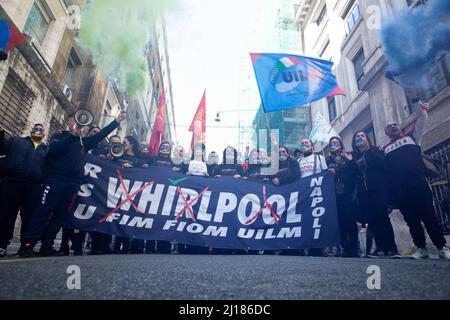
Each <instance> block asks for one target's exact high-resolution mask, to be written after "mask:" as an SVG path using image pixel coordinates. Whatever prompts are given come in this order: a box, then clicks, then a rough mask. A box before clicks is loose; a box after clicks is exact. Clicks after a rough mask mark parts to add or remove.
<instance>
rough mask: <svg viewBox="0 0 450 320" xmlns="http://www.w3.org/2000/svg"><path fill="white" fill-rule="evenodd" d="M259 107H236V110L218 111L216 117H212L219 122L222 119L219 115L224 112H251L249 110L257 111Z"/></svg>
mask: <svg viewBox="0 0 450 320" xmlns="http://www.w3.org/2000/svg"><path fill="white" fill-rule="evenodd" d="M258 110H259V109H236V110H224V111H218V112H217V114H216V118H215V119H214V121H215V122H220V121H222V119H220V115H221V114H222V113H224V112H251V111H258Z"/></svg>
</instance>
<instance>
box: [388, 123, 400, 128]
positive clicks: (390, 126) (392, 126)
mask: <svg viewBox="0 0 450 320" xmlns="http://www.w3.org/2000/svg"><path fill="white" fill-rule="evenodd" d="M395 127H398V123H390V124H388V125H387V126H386V129H392V128H395Z"/></svg>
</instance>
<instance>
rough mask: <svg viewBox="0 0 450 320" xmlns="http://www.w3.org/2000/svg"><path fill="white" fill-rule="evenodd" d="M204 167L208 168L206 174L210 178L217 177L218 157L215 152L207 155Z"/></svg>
mask: <svg viewBox="0 0 450 320" xmlns="http://www.w3.org/2000/svg"><path fill="white" fill-rule="evenodd" d="M206 166H207V168H208V174H209V176H210V177H215V176H216V175H217V173H216V171H217V168H218V166H219V155H218V154H217V152H215V151H212V152H210V153H209V155H208V160H207V161H206Z"/></svg>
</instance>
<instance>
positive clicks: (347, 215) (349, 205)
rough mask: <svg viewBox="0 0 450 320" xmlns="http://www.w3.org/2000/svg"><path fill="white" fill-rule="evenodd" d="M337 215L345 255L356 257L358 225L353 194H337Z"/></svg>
mask: <svg viewBox="0 0 450 320" xmlns="http://www.w3.org/2000/svg"><path fill="white" fill-rule="evenodd" d="M336 203H337V216H338V221H339V234H340V240H341V246H342V248H343V249H344V255H345V256H350V257H354V256H357V255H358V226H357V225H356V215H355V211H356V210H357V205H356V203H354V202H352V201H351V195H347V194H343V195H337V197H336Z"/></svg>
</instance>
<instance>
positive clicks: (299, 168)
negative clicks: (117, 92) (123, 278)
mask: <svg viewBox="0 0 450 320" xmlns="http://www.w3.org/2000/svg"><path fill="white" fill-rule="evenodd" d="M416 106H417V110H416V111H415V113H416V116H417V119H416V122H415V125H414V129H413V130H412V131H411V132H409V133H404V132H403V130H402V129H401V127H400V126H399V124H397V123H394V122H389V123H387V125H386V127H385V133H386V135H387V136H388V137H389V139H390V142H389V144H387V145H386V146H384V147H383V148H380V147H376V146H374V145H373V144H372V142H371V141H370V139H369V137H368V136H367V135H366V133H365V132H363V131H358V132H356V133H355V134H354V136H353V138H352V141H351V145H352V152H349V151H348V150H347V149H346V148H345V146H344V143H343V141H342V139H341V138H340V137H332V138H331V139H330V141H329V144H328V147H327V148H326V149H327V151H328V156H327V157H326V158H325V157H324V156H323V155H320V154H317V153H315V149H314V143H313V141H311V140H310V139H308V138H305V139H302V140H301V141H300V146H299V148H298V149H296V150H289V149H288V148H286V147H285V146H278V145H277V144H276V142H275V141H272V142H273V143H272V152H271V153H268V152H267V151H266V150H264V149H258V148H255V149H253V150H251V151H250V152H249V153H248V155H247V157H246V158H245V159H241V157H240V155H239V153H238V151H237V150H236V149H235V148H234V147H231V146H228V147H226V148H225V150H223V152H222V153H221V157H220V156H219V153H218V152H216V151H212V152H210V153H209V155H208V157H206V153H205V145H203V144H196V145H195V146H194V148H193V151H192V155H191V157H190V158H189V157H188V155H187V154H186V153H185V150H184V148H183V147H182V146H176V147H174V146H172V144H171V143H170V142H163V143H161V145H160V148H159V151H158V154H157V155H156V156H154V157H149V156H148V150H145V148H143V147H142V146H141V145H140V144H139V143H138V141H137V139H136V138H135V137H134V136H127V137H125V138H124V139H121V138H120V137H119V136H117V135H112V136H110V137H109V139H108V140H106V137H107V136H108V135H110V134H111V133H112V131H114V130H115V129H116V128H117V127H118V126H119V123H120V121H122V120H124V118H125V115H124V114H123V113H122V114H121V115H120V116H119V117H118V118H117V119H116V120H114V121H113V122H111V124H109V125H108V126H106V127H105V128H103V129H101V128H99V127H97V126H92V127H91V128H90V130H89V131H88V132H87V133H86V134H83V133H82V130H81V127H80V126H79V125H77V123H76V122H75V119H74V117H73V116H71V117H69V119H68V121H67V126H66V130H65V131H63V132H61V133H58V134H56V135H54V136H53V137H52V138H51V139H50V144H49V145H48V146H47V145H46V144H44V143H43V140H44V137H45V128H44V127H43V126H42V125H41V124H36V125H34V126H33V128H32V130H31V134H30V136H29V137H24V138H21V137H10V138H8V139H6V138H5V137H4V133H3V134H2V133H0V155H4V157H3V158H1V162H0V179H1V180H0V197H1V199H2V201H1V202H0V257H5V256H6V253H7V246H8V245H9V243H10V241H11V239H12V238H13V232H14V226H15V221H16V218H17V215H18V214H19V212H20V216H21V221H22V223H21V230H20V236H21V247H20V249H19V252H18V254H19V255H20V256H21V257H31V256H34V255H35V252H34V251H33V248H34V247H35V245H36V243H37V242H39V241H40V242H41V247H40V250H39V254H40V255H43V256H56V255H61V256H64V255H69V254H70V249H72V250H73V252H74V255H82V254H83V247H85V246H86V244H85V242H86V239H89V247H90V250H89V252H90V254H110V253H116V254H119V253H122V254H123V253H133V254H137V253H204V254H207V253H213V254H214V253H216V254H243V253H259V254H294V255H310V256H322V255H327V254H328V252H329V250H330V248H309V249H307V250H282V251H273V250H270V251H265V252H263V251H260V252H245V251H244V250H229V249H226V250H225V249H216V248H204V247H198V246H192V245H185V244H180V243H178V244H177V243H173V242H169V241H150V240H146V241H145V240H140V239H129V238H124V237H120V236H111V235H106V234H102V233H98V232H88V236H87V233H86V232H84V231H83V230H70V229H63V232H62V240H61V245H60V248H59V250H56V249H54V247H53V246H54V241H55V238H56V236H57V234H58V233H59V232H60V230H61V228H62V226H63V222H64V218H65V217H66V216H67V214H68V211H69V210H70V209H71V208H72V207H73V206H74V202H75V201H76V194H77V191H78V189H79V187H80V185H81V183H82V177H83V171H82V159H83V158H82V156H83V154H84V153H90V154H93V155H95V156H98V157H100V158H103V159H104V160H105V161H111V162H113V163H115V164H117V165H118V166H120V167H122V168H123V169H124V170H126V169H127V168H153V167H155V166H157V167H168V168H172V170H173V171H176V172H180V173H183V174H186V175H195V176H210V177H216V178H220V177H222V176H229V177H233V178H235V179H251V180H257V181H261V182H264V183H271V184H273V185H275V186H279V185H282V184H285V183H289V182H292V181H295V180H297V179H302V178H305V177H308V176H311V175H314V174H318V173H321V172H323V171H325V170H329V171H330V172H331V173H332V174H333V176H334V180H335V193H336V205H337V216H338V222H339V233H340V246H339V247H338V248H334V254H333V255H338V256H342V257H359V256H360V252H361V248H360V246H359V239H358V229H359V228H361V227H367V231H368V232H367V235H368V237H367V241H366V254H365V256H367V257H373V258H376V257H381V256H385V257H392V258H396V257H400V256H399V254H398V251H397V245H396V242H395V237H394V231H393V228H392V224H391V220H390V217H389V215H390V212H392V209H394V208H398V209H400V211H401V213H402V214H403V216H404V218H405V221H406V223H407V224H408V227H409V230H410V233H411V236H412V239H413V241H414V244H415V246H416V250H415V252H413V253H412V255H411V257H412V258H416V259H424V258H428V253H427V250H426V247H425V233H424V229H423V227H422V223H423V224H424V225H425V228H426V230H427V232H428V234H429V235H430V238H431V240H432V242H433V244H434V245H435V246H436V248H437V249H438V251H439V257H440V258H443V259H450V251H449V249H448V248H447V247H446V246H445V244H446V243H445V238H444V236H443V231H442V228H441V226H440V225H439V221H438V219H437V216H436V214H435V210H434V207H433V200H432V193H431V189H430V186H429V184H428V182H427V175H426V170H425V166H424V164H423V161H422V152H421V148H420V138H421V135H422V131H423V125H424V122H425V120H426V117H427V114H426V111H425V110H423V109H421V108H420V107H419V104H418V103H416ZM106 141H107V142H106ZM119 144H121V145H122V147H123V150H122V151H123V152H121V153H120V154H115V153H114V152H112V151H111V150H112V148H113V146H114V145H116V146H117V145H119ZM274 153H275V154H276V155H277V157H275V158H274V157H273V155H274ZM271 156H272V157H271ZM220 158H221V159H222V160H220ZM274 159H276V160H274ZM272 161H278V166H276V167H277V170H276V172H272V171H271V170H270V169H271V164H272ZM372 237H373V239H372ZM373 240H374V241H375V245H376V249H374V250H373V251H370V247H371V244H372V243H373ZM70 245H71V246H70Z"/></svg>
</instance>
